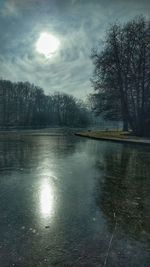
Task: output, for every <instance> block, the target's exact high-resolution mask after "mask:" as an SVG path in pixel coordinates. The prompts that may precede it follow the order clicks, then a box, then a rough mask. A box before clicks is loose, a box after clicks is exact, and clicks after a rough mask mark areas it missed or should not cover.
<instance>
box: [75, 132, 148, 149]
mask: <svg viewBox="0 0 150 267" xmlns="http://www.w3.org/2000/svg"><path fill="white" fill-rule="evenodd" d="M114 133H115V134H116V137H115V136H113V134H114ZM117 133H118V132H117V131H116V132H115V131H114V132H113V134H112V132H110V133H109V131H108V132H104V131H99V132H83V133H75V135H76V136H79V137H84V138H89V139H93V140H98V141H108V142H118V143H126V144H136V145H149V146H150V139H146V138H142V137H136V136H129V135H127V134H123V133H121V134H118V136H117Z"/></svg>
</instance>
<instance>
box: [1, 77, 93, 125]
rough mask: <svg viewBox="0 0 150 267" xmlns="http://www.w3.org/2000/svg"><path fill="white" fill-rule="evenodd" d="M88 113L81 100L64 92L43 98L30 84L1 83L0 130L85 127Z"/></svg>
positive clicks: (5, 81) (38, 90)
mask: <svg viewBox="0 0 150 267" xmlns="http://www.w3.org/2000/svg"><path fill="white" fill-rule="evenodd" d="M88 123H89V116H88V111H87V109H86V107H85V105H84V104H83V102H82V101H79V100H77V99H76V98H74V97H73V96H71V95H68V94H65V93H60V92H57V93H54V94H52V95H45V94H44V91H43V90H42V89H41V88H39V87H37V86H35V85H34V84H30V83H29V82H17V83H13V82H11V81H8V80H0V127H17V126H22V127H24V126H27V127H28V126H29V127H30V126H31V127H32V126H35V127H36V126H37V127H38V126H50V125H55V126H56V125H59V126H86V125H87V124H88Z"/></svg>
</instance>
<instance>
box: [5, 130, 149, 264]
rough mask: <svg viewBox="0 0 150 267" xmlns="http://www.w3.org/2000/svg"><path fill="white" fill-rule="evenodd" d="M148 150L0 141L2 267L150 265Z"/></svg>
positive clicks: (70, 139)
mask: <svg viewBox="0 0 150 267" xmlns="http://www.w3.org/2000/svg"><path fill="white" fill-rule="evenodd" d="M149 211H150V148H146V147H142V146H134V145H132V146H127V145H123V144H116V143H110V142H109V143H107V142H104V141H94V140H90V139H85V138H79V137H75V136H72V135H71V136H69V135H63V134H62V132H61V134H59V133H58V134H57V135H56V136H55V135H54V134H52V136H50V135H49V134H42V133H41V134H36V135H34V134H33V135H30V134H21V135H19V134H11V135H9V134H8V135H5V134H4V135H3V137H2V136H1V137H0V267H10V266H18V267H40V266H42V267H43V266H46V267H51V266H71V267H73V266H89V267H92V266H98V267H99V266H114V267H116V266H117V267H130V266H134V267H135V266H139V267H141V266H143V267H148V266H150V256H149V254H150V246H149V245H150V216H149Z"/></svg>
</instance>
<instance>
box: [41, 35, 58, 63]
mask: <svg viewBox="0 0 150 267" xmlns="http://www.w3.org/2000/svg"><path fill="white" fill-rule="evenodd" d="M59 45H60V41H59V40H58V38H56V37H55V36H54V35H52V34H50V33H47V32H43V33H41V34H40V37H39V39H38V40H37V43H36V51H37V52H38V53H40V54H43V55H44V56H45V57H46V58H50V57H52V56H53V55H54V54H55V53H56V51H57V50H58V48H59Z"/></svg>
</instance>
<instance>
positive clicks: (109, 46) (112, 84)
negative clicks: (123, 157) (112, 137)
mask: <svg viewBox="0 0 150 267" xmlns="http://www.w3.org/2000/svg"><path fill="white" fill-rule="evenodd" d="M92 60H93V64H94V74H93V77H92V84H93V87H94V89H95V92H94V93H93V94H92V95H91V96H90V100H91V103H92V107H93V109H94V111H95V112H96V113H97V114H102V115H103V116H104V118H106V119H107V118H108V119H114V120H116V119H118V120H119V119H121V120H122V121H123V125H124V130H128V129H129V128H130V129H132V131H133V132H134V133H135V134H136V135H140V136H141V135H147V134H148V135H149V134H150V21H147V20H146V19H145V18H144V17H138V18H135V19H134V20H132V21H129V22H128V23H126V24H124V25H120V24H115V25H112V27H111V28H110V29H109V31H108V32H107V35H106V39H105V43H104V46H103V49H101V47H97V48H96V49H94V50H93V52H92Z"/></svg>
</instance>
